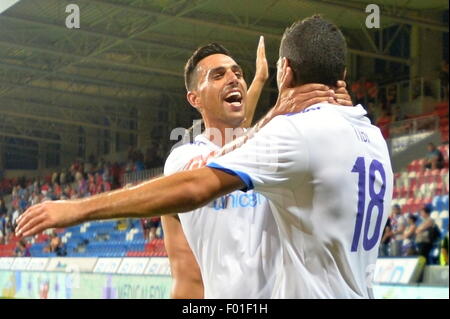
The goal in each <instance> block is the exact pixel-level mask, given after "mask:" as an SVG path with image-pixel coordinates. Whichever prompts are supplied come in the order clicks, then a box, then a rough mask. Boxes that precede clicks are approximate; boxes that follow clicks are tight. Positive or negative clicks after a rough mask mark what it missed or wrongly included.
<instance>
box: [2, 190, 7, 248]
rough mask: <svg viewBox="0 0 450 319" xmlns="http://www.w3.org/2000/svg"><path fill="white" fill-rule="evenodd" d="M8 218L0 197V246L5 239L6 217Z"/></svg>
mask: <svg viewBox="0 0 450 319" xmlns="http://www.w3.org/2000/svg"><path fill="white" fill-rule="evenodd" d="M7 216H8V209H7V208H6V203H5V200H4V199H3V197H0V245H2V244H4V242H5V237H6V217H7Z"/></svg>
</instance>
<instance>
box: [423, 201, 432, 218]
mask: <svg viewBox="0 0 450 319" xmlns="http://www.w3.org/2000/svg"><path fill="white" fill-rule="evenodd" d="M423 211H424V212H425V213H427V215H430V214H431V212H432V211H433V204H426V205H425V206H423Z"/></svg>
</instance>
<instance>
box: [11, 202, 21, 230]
mask: <svg viewBox="0 0 450 319" xmlns="http://www.w3.org/2000/svg"><path fill="white" fill-rule="evenodd" d="M21 213H23V211H21V210H20V206H19V204H18V202H15V203H13V213H12V216H11V218H12V219H11V224H12V227H13V229H15V228H16V225H17V223H16V221H17V218H19V216H20V215H21Z"/></svg>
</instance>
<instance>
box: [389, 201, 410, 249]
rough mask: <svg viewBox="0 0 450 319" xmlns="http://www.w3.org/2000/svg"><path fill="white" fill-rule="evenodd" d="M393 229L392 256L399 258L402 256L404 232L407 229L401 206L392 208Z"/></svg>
mask: <svg viewBox="0 0 450 319" xmlns="http://www.w3.org/2000/svg"><path fill="white" fill-rule="evenodd" d="M391 228H392V239H391V256H392V257H397V256H401V254H402V245H403V232H404V231H405V228H406V220H405V217H403V215H402V210H401V208H400V206H399V205H394V206H393V207H392V214H391Z"/></svg>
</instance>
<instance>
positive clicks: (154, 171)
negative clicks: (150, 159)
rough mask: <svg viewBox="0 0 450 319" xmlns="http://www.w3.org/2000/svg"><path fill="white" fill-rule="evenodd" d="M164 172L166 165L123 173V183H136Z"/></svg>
mask: <svg viewBox="0 0 450 319" xmlns="http://www.w3.org/2000/svg"><path fill="white" fill-rule="evenodd" d="M163 172H164V167H156V168H151V169H147V170H145V171H140V172H132V173H126V174H124V175H123V179H122V185H123V186H125V185H127V184H135V183H139V182H142V181H145V180H148V179H152V178H154V177H156V176H159V175H162V174H163Z"/></svg>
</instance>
